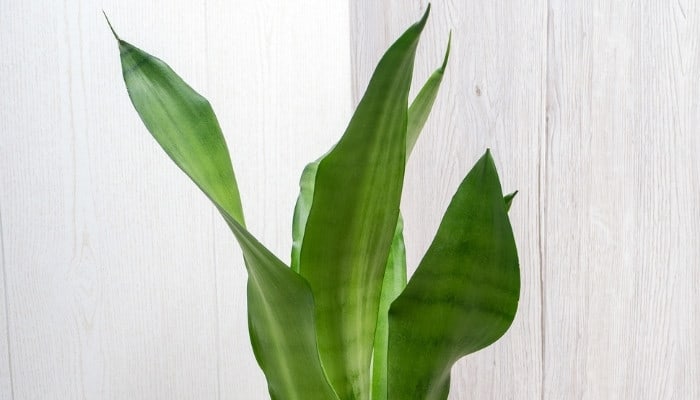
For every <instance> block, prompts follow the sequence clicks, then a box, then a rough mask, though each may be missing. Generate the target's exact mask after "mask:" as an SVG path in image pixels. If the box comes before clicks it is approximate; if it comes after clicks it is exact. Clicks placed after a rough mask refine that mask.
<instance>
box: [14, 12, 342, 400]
mask: <svg viewBox="0 0 700 400" xmlns="http://www.w3.org/2000/svg"><path fill="white" fill-rule="evenodd" d="M1 7H2V12H0V38H1V42H0V50H2V51H3V54H5V55H12V57H3V59H2V61H0V66H1V68H2V72H3V76H4V77H5V78H4V79H2V80H1V81H0V88H1V89H2V90H3V93H5V94H6V96H4V97H3V99H2V100H0V102H1V103H0V104H1V105H2V107H1V108H0V121H1V122H0V124H1V125H0V131H1V132H2V137H1V138H0V140H1V141H0V164H1V165H0V180H1V181H0V182H1V183H2V188H3V189H2V192H0V193H1V195H0V215H2V218H3V220H2V226H1V229H2V234H3V238H4V244H5V246H4V248H5V250H6V251H5V252H4V259H5V261H6V262H5V265H4V267H5V268H6V272H7V273H6V276H7V287H8V291H7V294H6V297H7V300H8V302H7V307H8V313H7V314H8V315H7V318H4V316H3V318H2V320H3V324H4V322H5V321H8V322H9V325H8V334H5V332H4V330H3V333H2V336H3V339H4V340H8V341H9V345H10V346H9V347H10V349H11V350H10V353H11V354H10V356H11V361H12V363H11V366H12V383H13V384H14V398H16V399H46V398H57V399H78V398H87V399H215V398H221V399H234V398H236V399H237V398H246V399H255V398H259V399H263V398H267V390H266V387H265V385H264V380H263V378H262V374H261V372H259V371H258V369H257V366H256V365H255V362H254V360H253V357H252V354H251V353H250V345H249V344H248V337H247V323H246V318H245V315H246V305H245V291H244V288H245V273H244V270H243V265H242V262H241V259H240V254H239V252H238V251H237V249H236V244H235V243H234V242H233V241H232V240H231V238H230V235H229V234H227V233H226V232H224V231H223V229H222V226H223V225H222V224H221V222H220V221H219V219H218V218H217V217H215V215H214V213H213V210H212V207H211V205H210V204H209V202H208V201H207V199H206V198H205V197H204V196H203V195H202V194H201V193H200V192H199V191H198V190H197V189H196V187H195V186H194V185H193V184H192V183H191V182H189V180H188V179H187V178H186V177H185V176H184V175H183V174H182V173H181V172H180V171H179V170H178V169H177V168H176V167H174V165H173V164H172V163H171V162H170V161H169V160H168V159H167V157H166V156H165V155H164V154H163V152H162V151H161V150H160V149H159V148H158V147H157V145H156V144H155V142H154V141H153V139H151V138H150V137H149V135H148V133H147V131H146V130H145V129H144V127H143V126H142V124H141V122H140V121H139V119H138V116H137V115H136V113H135V112H134V110H133V108H132V106H131V104H130V103H129V100H128V97H127V95H126V91H125V88H124V84H123V82H122V80H121V75H120V69H119V57H118V51H117V47H116V43H115V42H114V39H113V38H112V37H111V36H110V33H109V31H108V29H107V25H106V24H105V21H104V19H103V17H102V15H101V9H102V8H104V9H105V11H107V12H108V13H109V15H110V17H111V19H112V22H113V24H114V25H115V28H117V30H118V31H119V32H120V34H121V35H122V37H123V38H124V39H126V40H129V41H130V42H132V43H134V44H135V45H137V46H139V47H142V48H143V49H145V50H147V51H149V52H151V53H153V54H155V55H157V56H159V57H161V58H163V59H164V60H166V61H167V62H168V63H170V65H171V66H172V67H173V68H174V69H175V70H177V71H178V72H179V73H180V74H181V75H182V76H183V77H184V79H185V80H187V81H188V82H189V83H190V84H191V85H192V86H193V87H195V88H197V89H198V90H200V91H201V92H202V93H203V94H204V95H205V96H207V97H209V98H210V99H212V103H213V104H214V106H215V108H216V111H217V112H218V115H219V116H220V118H221V122H222V126H223V127H224V129H226V131H227V139H229V143H230V144H231V148H232V150H233V154H234V162H235V164H236V168H237V170H238V171H239V173H238V175H239V177H240V182H241V188H242V190H243V192H244V193H243V198H244V202H245V204H246V207H245V208H246V211H249V213H248V221H249V223H250V225H251V229H252V230H253V232H255V233H256V234H258V235H259V236H260V238H261V239H262V240H263V241H264V242H265V243H268V244H270V246H271V248H272V249H273V250H274V251H275V252H276V253H278V254H279V255H280V256H281V257H282V258H283V259H288V258H289V257H288V255H287V253H288V250H287V249H288V248H289V245H290V242H291V239H289V235H290V224H291V211H292V208H293V204H294V199H295V196H296V192H297V181H298V177H299V174H300V172H301V169H302V167H303V165H304V163H305V162H307V161H310V160H312V159H313V158H315V157H317V156H318V155H319V154H321V153H322V152H323V151H325V150H326V149H327V148H328V147H329V146H330V144H331V143H332V142H333V141H334V140H336V138H337V135H339V134H340V133H341V132H342V129H343V128H344V124H345V122H346V119H347V118H348V117H349V114H350V101H351V100H350V99H351V96H350V78H349V69H350V62H349V51H348V46H349V37H348V32H349V29H348V23H349V20H348V11H347V7H345V8H344V7H338V6H337V5H335V6H331V5H330V4H325V2H320V1H307V2H304V3H303V4H302V3H297V4H294V5H292V4H286V3H285V2H279V1H268V2H258V3H256V4H252V5H249V4H228V3H225V2H217V1H211V2H203V3H197V4H194V3H191V2H179V1H178V2H162V1H156V2H149V3H144V4H141V3H139V2H133V1H127V2H107V3H103V4H97V2H76V1H68V2H65V3H63V4H59V3H56V4H50V5H47V4H43V5H40V4H31V3H27V4H24V3H2V5H1ZM307 20H308V21H310V22H309V23H300V22H303V21H307ZM28 21H31V24H28ZM310 63H313V64H314V65H313V66H311V67H310V66H309V64H310ZM4 298H5V296H3V299H4ZM0 350H4V348H0ZM5 353H7V352H5ZM0 354H2V352H1V351H0ZM3 357H5V356H4V355H2V356H0V365H4V364H3V363H2V361H3V360H4V358H3ZM3 368H5V367H0V373H2V376H1V377H2V380H1V382H3V384H2V386H0V389H2V390H3V391H5V390H6V389H7V385H6V384H5V382H6V381H7V382H9V374H6V373H5V370H4V369H3ZM10 388H11V387H10ZM0 397H2V398H5V392H2V393H0ZM7 398H9V397H7Z"/></svg>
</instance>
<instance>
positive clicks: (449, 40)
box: [440, 31, 452, 73]
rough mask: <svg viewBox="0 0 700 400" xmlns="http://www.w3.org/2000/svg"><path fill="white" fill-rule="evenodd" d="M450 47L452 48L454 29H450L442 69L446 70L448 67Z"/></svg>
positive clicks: (442, 70)
mask: <svg viewBox="0 0 700 400" xmlns="http://www.w3.org/2000/svg"><path fill="white" fill-rule="evenodd" d="M450 48H452V31H450V36H449V37H448V38H447V50H445V58H444V59H443V60H442V65H441V66H440V71H441V72H443V73H444V72H445V68H447V60H449V59H450Z"/></svg>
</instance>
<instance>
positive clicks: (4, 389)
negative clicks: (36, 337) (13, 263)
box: [0, 214, 14, 399]
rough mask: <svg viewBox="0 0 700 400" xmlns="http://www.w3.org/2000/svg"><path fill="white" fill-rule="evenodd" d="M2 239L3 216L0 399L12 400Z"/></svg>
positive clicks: (0, 234) (0, 243) (0, 263)
mask: <svg viewBox="0 0 700 400" xmlns="http://www.w3.org/2000/svg"><path fill="white" fill-rule="evenodd" d="M4 247H5V246H4V245H3V238H2V214H0V273H1V274H2V275H0V399H12V398H13V397H14V396H13V395H12V375H11V374H12V367H11V366H10V347H9V343H8V340H7V338H8V335H7V332H8V330H7V302H6V300H7V297H6V294H5V292H6V291H5V254H4Z"/></svg>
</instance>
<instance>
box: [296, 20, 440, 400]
mask: <svg viewBox="0 0 700 400" xmlns="http://www.w3.org/2000/svg"><path fill="white" fill-rule="evenodd" d="M428 12H429V10H428V11H426V13H425V15H424V16H423V18H422V19H421V20H420V21H419V22H418V23H416V24H414V25H413V26H412V27H410V28H409V29H408V30H407V31H406V32H405V33H404V34H403V35H402V36H401V37H400V38H399V39H398V40H397V41H396V42H395V43H394V44H393V45H392V46H391V47H390V48H389V50H388V51H387V52H386V53H385V54H384V56H383V57H382V59H381V60H380V62H379V65H378V66H377V68H376V70H375V72H374V75H373V76H372V79H371V80H370V83H369V86H368V88H367V91H366V93H365V95H364V96H363V98H362V100H361V101H360V103H359V105H358V107H357V110H356V111H355V114H354V116H353V118H352V119H351V121H350V124H349V126H348V128H347V130H346V131H345V134H344V135H343V137H342V139H341V140H340V141H339V142H338V144H337V145H336V146H335V147H334V148H333V149H332V150H331V151H330V152H329V153H328V154H327V155H326V156H325V157H324V158H323V159H322V160H321V162H320V163H319V165H318V171H317V172H316V183H315V187H314V194H313V202H312V206H311V211H310V212H309V216H308V220H307V222H306V228H305V233H304V238H303V243H302V247H301V260H300V266H299V271H300V273H301V275H302V276H304V277H305V278H306V279H307V280H308V281H309V284H310V285H311V290H312V292H313V294H314V298H315V299H316V300H317V308H316V319H317V321H318V325H317V329H318V345H319V351H320V355H321V361H322V363H323V366H324V368H325V371H326V372H327V374H328V377H329V380H330V382H331V385H332V386H333V388H334V389H335V390H336V392H337V393H338V395H339V397H340V398H342V399H348V400H354V399H363V400H364V399H368V398H369V393H370V372H369V371H370V364H371V358H372V345H373V341H374V331H375V328H376V322H377V311H378V307H379V298H380V294H381V287H382V279H383V277H384V267H385V265H386V261H387V257H388V254H389V247H390V245H391V241H392V238H393V234H394V231H395V228H396V221H397V218H398V213H399V202H400V199H401V189H402V185H403V174H404V166H405V158H406V124H407V108H408V92H409V88H410V84H411V78H412V74H413V61H414V58H415V52H416V47H417V45H418V39H419V37H420V33H421V32H422V30H423V27H424V26H425V22H426V19H427V17H428Z"/></svg>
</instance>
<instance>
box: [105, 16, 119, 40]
mask: <svg viewBox="0 0 700 400" xmlns="http://www.w3.org/2000/svg"><path fill="white" fill-rule="evenodd" d="M102 15H104V16H105V19H106V20H107V25H109V30H110V31H112V35H114V38H115V39H117V41H119V42H121V41H122V40H121V38H119V35H117V32H116V31H115V30H114V27H112V23H111V22H109V17H108V16H107V13H106V12H105V10H102Z"/></svg>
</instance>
